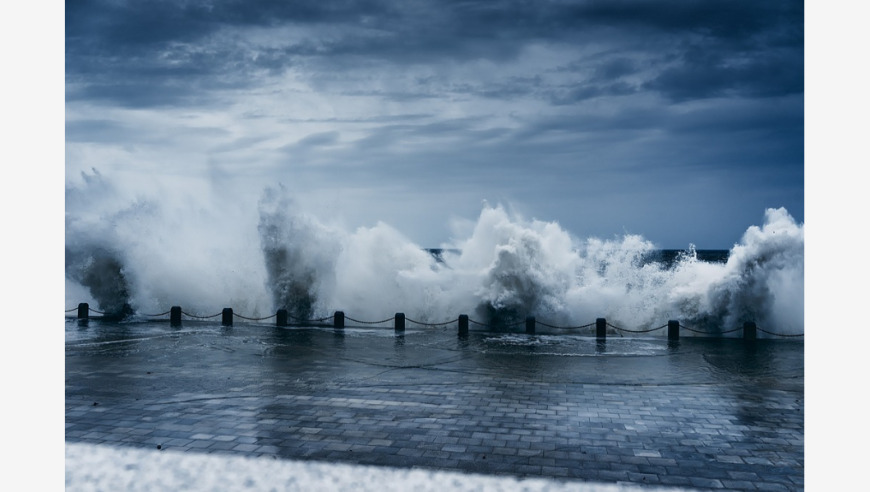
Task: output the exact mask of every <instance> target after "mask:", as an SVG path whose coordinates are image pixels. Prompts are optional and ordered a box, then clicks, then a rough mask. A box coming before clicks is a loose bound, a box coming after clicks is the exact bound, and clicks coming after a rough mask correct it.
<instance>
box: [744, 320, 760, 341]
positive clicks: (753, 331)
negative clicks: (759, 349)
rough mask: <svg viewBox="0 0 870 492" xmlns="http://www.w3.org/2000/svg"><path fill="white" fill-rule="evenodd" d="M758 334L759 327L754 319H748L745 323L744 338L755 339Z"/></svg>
mask: <svg viewBox="0 0 870 492" xmlns="http://www.w3.org/2000/svg"><path fill="white" fill-rule="evenodd" d="M757 336H758V327H756V326H755V322H754V321H747V322H745V323H743V339H744V340H755V339H756V337H757Z"/></svg>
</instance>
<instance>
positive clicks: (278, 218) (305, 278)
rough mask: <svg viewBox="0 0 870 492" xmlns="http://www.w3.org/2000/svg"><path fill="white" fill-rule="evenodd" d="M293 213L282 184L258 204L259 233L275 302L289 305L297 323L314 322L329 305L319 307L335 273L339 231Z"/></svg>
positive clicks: (267, 193) (268, 279)
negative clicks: (311, 320) (318, 302)
mask: <svg viewBox="0 0 870 492" xmlns="http://www.w3.org/2000/svg"><path fill="white" fill-rule="evenodd" d="M293 212H294V208H293V202H292V200H291V198H290V197H289V196H288V195H287V192H286V190H285V189H284V188H278V189H274V188H267V189H266V190H265V191H264V193H263V197H262V198H261V200H260V203H259V215H260V221H259V224H258V225H257V231H258V233H259V237H260V245H261V247H262V250H263V259H264V261H265V267H266V272H267V275H268V276H267V278H266V286H267V288H268V289H269V291H270V292H271V294H272V303H273V306H274V307H275V308H276V309H286V310H287V312H288V314H289V315H290V316H291V317H292V318H293V319H295V320H296V321H300V320H310V319H312V318H313V317H314V315H315V312H316V311H317V310H320V311H323V310H324V309H325V307H324V306H321V307H320V308H319V309H318V305H317V300H318V298H319V297H320V296H321V292H323V291H327V290H329V287H328V285H329V284H330V282H331V280H332V279H334V277H335V275H334V269H335V266H334V265H335V261H336V256H337V254H338V250H339V246H340V242H339V241H340V239H339V238H340V233H339V232H338V231H330V230H328V229H327V228H326V227H324V226H322V225H321V224H319V223H318V222H317V221H315V220H313V219H312V218H309V217H306V216H304V215H302V214H299V213H293Z"/></svg>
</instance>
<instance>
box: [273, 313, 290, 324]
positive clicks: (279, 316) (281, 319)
mask: <svg viewBox="0 0 870 492" xmlns="http://www.w3.org/2000/svg"><path fill="white" fill-rule="evenodd" d="M275 326H287V310H286V309H279V310H278V312H277V313H275Z"/></svg>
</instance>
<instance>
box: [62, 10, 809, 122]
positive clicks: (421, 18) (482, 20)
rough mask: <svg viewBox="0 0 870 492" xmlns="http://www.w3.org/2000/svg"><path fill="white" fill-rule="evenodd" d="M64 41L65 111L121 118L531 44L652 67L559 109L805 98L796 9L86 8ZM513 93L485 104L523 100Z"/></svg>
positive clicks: (75, 13)
mask: <svg viewBox="0 0 870 492" xmlns="http://www.w3.org/2000/svg"><path fill="white" fill-rule="evenodd" d="M281 26H287V27H289V28H291V29H296V30H297V31H298V32H300V33H301V34H300V35H301V38H300V39H296V40H287V41H286V42H284V43H283V44H279V45H278V46H267V45H264V44H262V43H257V42H256V41H253V40H246V39H245V38H244V35H242V34H226V33H227V32H229V31H231V30H232V29H244V28H263V29H270V28H277V27H281ZM305 27H314V28H316V29H313V30H310V31H303V30H302V29H303V28H305ZM66 30H67V32H66V55H67V57H66V58H67V79H68V82H69V85H70V87H69V90H68V97H70V98H72V99H78V98H97V99H105V100H108V101H114V102H117V103H121V104H124V105H131V106H148V105H156V104H161V103H165V104H184V103H187V104H198V103H199V104H201V103H204V102H205V101H207V100H208V98H207V95H206V94H205V93H206V91H209V90H218V89H232V88H235V87H240V86H245V85H247V84H252V83H256V81H257V80H258V77H257V76H258V74H261V73H274V72H280V71H281V70H283V69H285V68H288V67H291V66H293V65H294V63H298V62H299V61H300V60H307V62H308V63H309V66H314V67H316V69H318V70H329V68H330V67H333V68H335V67H341V66H357V67H359V66H360V64H363V65H365V64H368V63H370V62H371V61H372V60H381V61H382V62H387V63H390V64H397V65H404V64H426V63H436V62H445V61H450V60H454V61H455V60H472V59H489V60H495V61H500V62H506V61H509V60H512V59H514V58H515V57H516V56H517V54H518V53H519V52H520V50H521V49H522V48H523V47H524V46H527V44H528V43H530V42H543V43H556V44H562V45H565V46H568V47H570V46H571V45H577V46H585V45H590V46H591V45H600V46H609V47H611V48H612V49H614V50H616V51H617V52H619V51H624V52H625V53H628V54H631V55H633V56H643V57H645V58H646V59H647V65H648V63H649V62H650V61H651V60H652V61H655V60H657V61H659V62H660V64H661V70H660V71H659V73H657V74H652V75H651V76H650V78H649V79H648V80H645V81H644V83H643V84H634V85H633V84H629V83H627V82H624V81H619V82H614V81H615V80H616V79H619V78H620V77H624V76H628V75H631V74H633V73H636V72H637V71H638V70H639V69H640V68H642V66H641V65H640V64H638V62H637V61H636V60H634V59H633V58H630V57H616V58H613V59H608V60H606V61H604V62H602V63H600V64H597V65H596V64H594V62H592V64H591V66H590V65H588V64H585V63H584V64H581V66H582V67H583V68H584V69H591V71H590V80H588V81H580V80H578V81H577V82H576V84H577V87H575V88H573V89H566V90H561V91H560V92H561V93H560V94H558V95H556V96H548V97H549V99H550V100H552V101H554V102H557V103H559V104H564V103H570V102H571V101H581V100H585V99H588V98H590V97H595V96H598V95H619V94H628V93H631V92H634V91H637V90H652V91H658V92H660V93H662V94H664V95H665V96H667V97H669V98H672V99H675V100H686V99H692V98H704V97H713V96H720V95H749V96H756V95H761V96H766V95H777V94H783V93H795V92H800V91H801V90H802V77H801V73H802V70H803V62H802V43H803V35H802V33H803V5H802V2H754V1H733V0H730V1H729V0H724V1H715V0H703V1H657V2H647V1H625V0H600V1H585V2H558V1H556V2H532V1H503V2H494V1H479V2H475V1H456V2H452V1H448V2H398V1H397V2H379V1H367V2H349V1H348V2H325V1H294V2H284V1H277V0H276V1H263V0H261V1H215V2H209V1H174V0H173V1H130V2H108V1H99V0H90V1H70V2H67V3H66ZM318 33H321V34H318ZM279 41H280V40H279ZM311 61H316V63H315V64H314V65H310V62H311ZM647 68H648V67H647ZM608 80H609V81H611V82H613V83H610V84H608V83H603V82H606V81H608ZM514 82H515V83H513V84H511V83H506V84H504V85H503V86H501V87H495V88H493V90H492V92H491V95H492V97H499V96H500V95H506V96H510V95H511V94H513V93H515V92H518V93H526V92H528V91H529V89H530V87H529V85H528V83H526V82H523V81H521V80H516V81H514ZM541 95H542V97H544V94H543V92H541Z"/></svg>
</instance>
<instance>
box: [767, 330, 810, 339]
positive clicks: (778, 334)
mask: <svg viewBox="0 0 870 492" xmlns="http://www.w3.org/2000/svg"><path fill="white" fill-rule="evenodd" d="M756 330H758V331H763V332H764V333H767V334H768V335H774V336H778V337H786V338H794V337H802V336H804V334H803V333H794V334H790V335H786V334H782V333H771V332H769V331H767V330H765V329H762V328H756Z"/></svg>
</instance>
